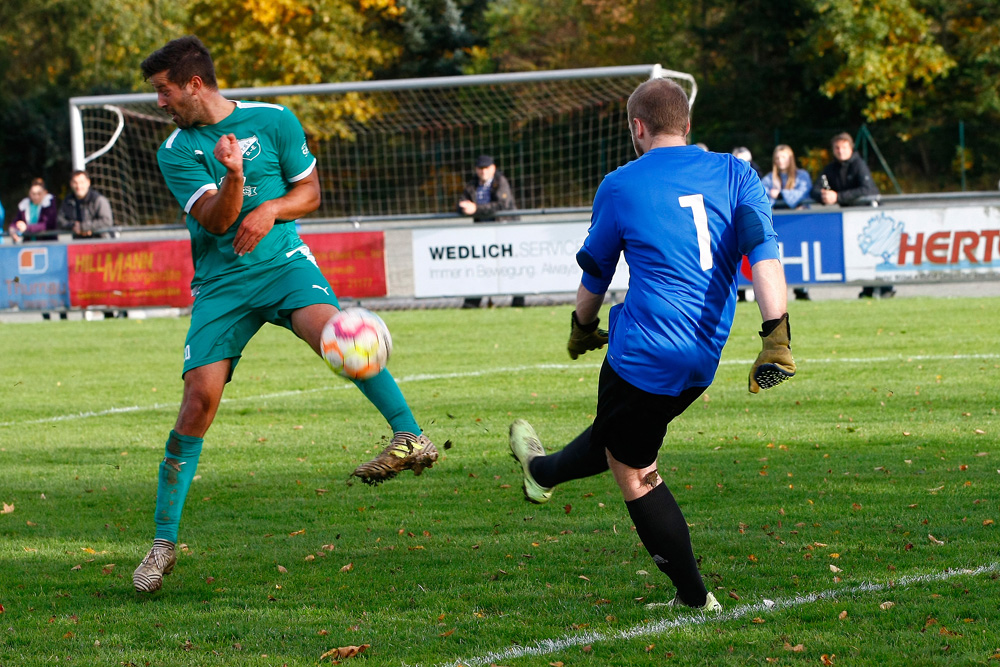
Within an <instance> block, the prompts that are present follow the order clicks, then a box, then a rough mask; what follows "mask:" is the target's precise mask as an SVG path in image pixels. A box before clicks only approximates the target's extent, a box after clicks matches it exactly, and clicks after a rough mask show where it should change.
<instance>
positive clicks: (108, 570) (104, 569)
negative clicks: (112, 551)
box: [101, 563, 115, 574]
mask: <svg viewBox="0 0 1000 667" xmlns="http://www.w3.org/2000/svg"><path fill="white" fill-rule="evenodd" d="M114 571H115V564H114V563H108V564H107V565H105V566H104V567H102V568H101V574H111V573H112V572H114Z"/></svg>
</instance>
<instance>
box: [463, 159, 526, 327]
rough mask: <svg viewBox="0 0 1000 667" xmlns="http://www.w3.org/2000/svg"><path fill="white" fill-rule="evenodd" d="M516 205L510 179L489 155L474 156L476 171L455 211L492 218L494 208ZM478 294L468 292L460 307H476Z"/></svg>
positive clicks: (477, 218) (521, 302)
mask: <svg viewBox="0 0 1000 667" xmlns="http://www.w3.org/2000/svg"><path fill="white" fill-rule="evenodd" d="M515 208H517V204H515V203H514V193H513V192H512V191H511V189H510V182H509V181H508V180H507V177H506V176H504V175H503V172H501V171H499V170H498V169H497V165H496V162H494V160H493V157H492V156H491V155H480V156H479V157H478V158H476V175H475V177H474V178H470V179H469V181H468V182H467V183H466V184H465V190H464V191H463V192H462V198H461V199H459V200H458V212H459V213H461V214H462V215H471V216H472V220H473V221H474V222H496V219H497V211H512V210H514V209H515ZM481 300H482V297H478V296H470V297H467V298H466V299H465V302H464V303H463V304H462V308H478V307H479V303H480V301H481ZM511 305H512V306H518V307H519V306H523V305H524V297H523V296H515V297H514V300H513V302H512V303H511Z"/></svg>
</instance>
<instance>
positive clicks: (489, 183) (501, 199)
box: [458, 155, 517, 222]
mask: <svg viewBox="0 0 1000 667" xmlns="http://www.w3.org/2000/svg"><path fill="white" fill-rule="evenodd" d="M514 208H517V206H516V205H515V204H514V195H513V193H512V192H511V191H510V183H509V182H508V181H507V177H506V176H504V175H503V173H502V172H500V171H497V165H496V163H495V162H494V161H493V157H492V156H490V155H480V156H479V157H478V158H476V178H474V179H469V181H468V182H467V183H466V185H465V190H464V191H463V192H462V198H461V199H460V200H459V201H458V212H459V213H462V214H463V215H471V216H472V219H473V220H475V221H476V222H493V221H495V220H496V219H497V211H510V210H512V209H514Z"/></svg>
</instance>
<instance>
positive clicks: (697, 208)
mask: <svg viewBox="0 0 1000 667" xmlns="http://www.w3.org/2000/svg"><path fill="white" fill-rule="evenodd" d="M677 203H679V204H680V205H681V208H689V209H691V214H692V215H693V216H694V228H695V231H696V232H698V251H699V255H700V257H699V258H700V259H701V270H702V271H708V270H709V269H710V268H712V237H711V236H710V235H709V233H708V213H706V212H705V198H704V197H702V196H701V195H684V196H683V197H678V198H677Z"/></svg>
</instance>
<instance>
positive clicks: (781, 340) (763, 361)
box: [749, 313, 795, 394]
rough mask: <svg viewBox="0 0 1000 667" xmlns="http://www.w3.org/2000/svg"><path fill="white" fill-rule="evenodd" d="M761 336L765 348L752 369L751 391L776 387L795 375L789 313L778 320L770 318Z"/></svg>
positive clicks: (763, 326)
mask: <svg viewBox="0 0 1000 667" xmlns="http://www.w3.org/2000/svg"><path fill="white" fill-rule="evenodd" d="M761 329H762V331H761V332H760V337H761V338H762V339H764V342H763V349H762V350H761V351H760V354H758V355H757V360H756V361H755V362H753V368H751V369H750V387H749V388H750V393H751V394H756V393H757V392H759V391H760V390H761V389H770V388H771V387H776V386H777V385H779V384H781V383H782V382H784V381H785V380H787V379H789V378H792V377H795V360H794V359H792V347H791V340H792V334H791V330H790V329H789V328H788V313H785V314H784V315H782V316H781V318H780V319H777V320H768V321H767V322H764V323H763V324H762V325H761Z"/></svg>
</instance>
